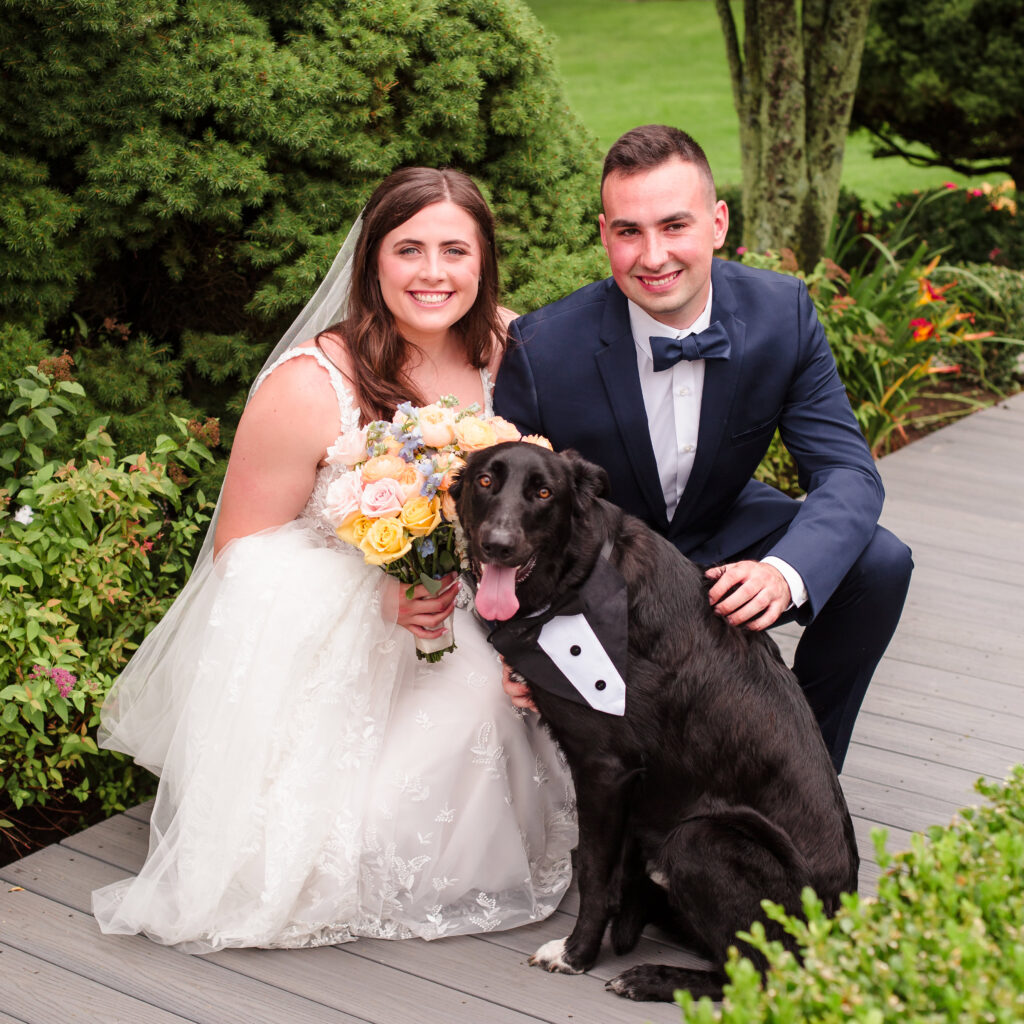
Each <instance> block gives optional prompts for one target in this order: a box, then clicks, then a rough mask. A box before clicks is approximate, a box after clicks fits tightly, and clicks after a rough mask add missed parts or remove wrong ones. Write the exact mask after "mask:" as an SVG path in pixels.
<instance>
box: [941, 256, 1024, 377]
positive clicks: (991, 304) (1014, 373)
mask: <svg viewBox="0 0 1024 1024" xmlns="http://www.w3.org/2000/svg"><path fill="white" fill-rule="evenodd" d="M949 273H951V274H952V275H954V276H956V277H958V278H960V279H961V280H962V281H963V282H964V285H965V287H964V288H963V289H962V299H961V301H962V303H963V305H964V307H965V308H966V309H968V310H970V311H971V312H972V313H973V314H974V316H975V321H974V326H975V328H976V330H977V331H978V332H985V331H991V332H992V333H993V335H994V337H992V338H988V339H984V340H982V341H981V342H980V344H979V345H978V346H977V347H976V349H971V350H968V351H967V352H964V353H963V360H962V362H963V363H964V367H965V373H966V374H967V376H968V377H969V379H971V380H972V381H973V382H975V383H977V384H979V385H980V386H982V387H987V388H991V389H993V390H997V391H1003V392H1012V391H1016V390H1017V389H1019V387H1020V385H1021V382H1022V380H1024V366H1022V353H1024V349H1022V345H1024V270H1014V269H1012V268H1010V267H1000V266H997V265H996V264H994V263H973V264H966V265H964V266H959V267H951V268H949ZM958 355H959V354H958V353H956V352H954V358H956V357H957V356H958ZM958 361H960V360H958Z"/></svg>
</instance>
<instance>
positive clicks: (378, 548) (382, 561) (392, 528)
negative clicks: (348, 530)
mask: <svg viewBox="0 0 1024 1024" xmlns="http://www.w3.org/2000/svg"><path fill="white" fill-rule="evenodd" d="M411 547H412V538H411V537H410V536H409V535H408V534H407V533H406V532H405V530H404V529H403V528H402V524H401V523H399V521H398V520H397V519H391V518H387V519H374V520H373V524H372V525H371V526H370V528H369V530H367V531H366V534H365V535H364V536H363V539H362V540H361V541H360V542H359V548H360V550H361V551H362V552H363V558H364V559H365V560H366V562H367V564H369V565H389V564H390V563H391V562H394V561H395V560H396V559H399V558H401V557H402V555H404V554H406V553H407V552H408V551H409V549H410V548H411Z"/></svg>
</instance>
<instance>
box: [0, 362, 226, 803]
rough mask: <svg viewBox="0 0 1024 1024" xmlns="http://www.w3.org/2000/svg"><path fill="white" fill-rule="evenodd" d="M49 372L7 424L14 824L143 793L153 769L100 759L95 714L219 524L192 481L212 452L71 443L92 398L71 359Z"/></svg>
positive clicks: (1, 696) (7, 699) (8, 737)
mask: <svg viewBox="0 0 1024 1024" xmlns="http://www.w3.org/2000/svg"><path fill="white" fill-rule="evenodd" d="M49 369H51V370H52V371H53V372H52V373H45V372H43V371H42V370H39V369H35V368H29V369H28V370H27V371H26V374H25V376H23V377H21V378H19V379H18V380H16V381H14V382H13V387H14V391H15V395H14V398H13V399H11V400H10V402H9V405H8V409H7V417H6V420H5V422H4V423H3V425H2V426H0V480H2V481H3V487H2V488H0V498H2V500H0V778H2V783H0V818H4V819H6V818H8V817H10V816H11V815H12V814H13V811H12V809H13V810H17V809H19V808H23V807H26V806H31V805H34V804H39V805H46V804H48V803H49V802H51V801H57V802H60V803H62V804H64V805H65V806H66V803H67V801H68V800H69V799H70V800H72V801H78V802H80V803H84V802H86V801H90V802H91V803H92V804H94V805H98V806H99V807H101V808H102V809H103V810H105V811H107V812H110V811H113V810H116V809H121V808H123V806H124V805H125V803H126V802H127V801H128V800H130V799H136V798H138V797H139V795H140V794H141V793H143V792H145V791H146V789H145V787H148V786H149V785H150V779H149V778H148V773H146V772H141V771H139V770H137V769H136V768H135V767H134V766H133V765H132V764H131V763H130V761H128V760H127V759H125V758H123V757H121V756H120V755H118V754H113V753H111V752H106V751H103V752H101V751H99V750H98V748H97V746H96V741H95V738H94V734H95V727H96V725H97V723H98V709H99V706H100V704H101V703H102V701H103V698H104V696H105V695H106V693H107V691H108V690H109V688H110V686H111V684H112V683H113V681H114V679H115V678H116V676H117V675H118V673H119V672H120V670H121V668H122V667H123V665H124V664H125V662H126V661H127V659H128V657H129V656H130V654H131V652H132V651H133V650H134V649H135V648H136V647H137V646H138V644H139V643H140V642H141V640H142V639H143V637H144V636H145V634H146V633H147V632H148V630H149V629H151V628H152V626H153V625H154V624H155V623H156V622H157V621H158V620H159V619H160V618H161V617H162V615H163V614H164V612H165V610H166V609H167V607H168V606H169V604H170V602H171V601H172V600H173V598H174V596H175V594H176V593H177V592H178V590H179V589H180V588H181V585H182V583H183V582H184V580H185V579H186V578H187V574H188V571H189V566H190V564H191V560H192V556H193V552H194V549H195V547H196V542H197V540H198V538H199V535H200V532H201V531H200V528H201V524H202V523H203V522H204V521H205V520H206V519H207V518H208V516H207V513H206V509H207V508H208V503H207V501H206V499H205V497H204V495H203V493H202V492H201V491H197V490H196V489H195V488H194V487H191V486H190V485H189V483H188V482H187V478H186V476H185V473H186V471H187V472H188V473H193V474H195V473H197V472H198V471H199V469H200V468H201V465H202V463H203V462H208V461H210V459H211V456H210V454H209V451H208V450H207V449H206V447H205V446H204V445H203V444H201V443H200V442H199V441H198V440H196V438H195V437H193V436H191V435H190V433H189V429H188V425H187V424H186V423H185V422H184V421H182V420H180V419H178V420H176V427H175V431H174V433H175V434H176V435H177V438H175V437H171V436H168V435H163V436H161V437H158V438H157V439H156V443H155V444H154V445H153V447H152V449H151V454H152V458H150V457H149V456H147V455H146V454H133V455H127V456H119V455H118V453H117V451H116V449H115V447H114V445H113V444H112V442H111V440H110V436H109V434H108V433H107V432H106V421H105V420H104V419H99V420H96V421H95V422H93V423H92V424H91V425H90V426H89V428H88V429H87V430H86V432H85V434H84V436H82V437H81V438H79V439H77V440H75V441H74V442H73V443H72V444H71V445H70V446H69V447H61V446H60V445H59V444H58V442H59V440H60V436H61V432H60V428H59V422H60V420H62V419H64V418H70V417H72V416H74V414H75V411H76V407H77V404H78V403H80V402H81V401H82V400H83V397H84V392H83V389H82V386H81V385H80V384H79V383H78V382H76V381H74V380H71V379H69V374H68V372H67V369H68V366H67V362H66V361H65V362H62V361H61V360H52V361H51V365H50V366H49ZM61 378H63V379H61ZM193 432H194V431H193ZM158 459H159V460H160V461H156V460H158ZM175 478H177V479H178V480H179V481H181V483H180V484H179V483H177V482H175ZM139 787H143V788H141V789H140V788H139Z"/></svg>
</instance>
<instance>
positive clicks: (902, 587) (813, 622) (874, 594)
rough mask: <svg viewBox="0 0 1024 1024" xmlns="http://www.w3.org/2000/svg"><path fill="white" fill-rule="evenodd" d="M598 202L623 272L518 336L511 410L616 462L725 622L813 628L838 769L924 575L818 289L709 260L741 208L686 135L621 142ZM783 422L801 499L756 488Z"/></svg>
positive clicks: (819, 691) (822, 706)
mask: <svg viewBox="0 0 1024 1024" xmlns="http://www.w3.org/2000/svg"><path fill="white" fill-rule="evenodd" d="M601 200H602V207H603V211H604V212H603V213H602V214H601V216H600V226H601V241H602V242H603V244H604V247H605V250H606V251H607V253H608V261H609V263H610V265H611V271H612V277H611V278H610V279H608V280H604V281H599V282H597V283H596V284H591V285H588V286H586V287H585V288H581V289H580V290H579V291H577V292H574V293H573V294H571V295H569V296H567V297H566V298H564V299H561V300H560V301H558V302H555V303H553V304H551V305H549V306H545V307H543V308H542V309H539V310H537V311H536V312H535V313H530V314H529V315H527V316H524V317H520V318H519V319H518V320H516V321H514V322H513V324H512V326H511V338H512V347H511V348H510V351H509V352H508V353H507V354H506V356H505V359H504V362H503V364H502V368H501V373H500V374H499V376H498V382H497V387H496V390H495V395H494V404H495V410H496V412H497V413H499V414H500V415H502V416H504V417H506V418H507V419H509V420H512V421H513V422H514V423H516V425H517V426H518V427H519V428H520V429H521V430H523V431H524V433H540V434H544V435H545V436H546V437H548V438H549V439H550V440H551V442H552V444H553V445H554V447H555V449H556V450H560V449H563V448H575V449H576V450H577V451H579V452H580V453H581V454H582V455H583V456H585V457H586V458H588V459H590V460H591V461H593V462H596V463H598V464H599V465H601V466H603V467H604V468H605V470H607V472H608V476H609V479H610V482H611V493H610V494H609V497H610V499H611V500H612V501H614V502H615V503H616V504H618V505H620V506H621V507H622V508H624V509H625V510H626V511H627V512H630V513H632V514H633V515H636V516H639V517H640V518H641V519H643V520H644V521H645V522H647V523H648V524H649V525H650V526H651V527H653V528H654V529H655V530H657V531H658V532H659V533H661V534H663V535H664V536H665V537H667V538H668V539H669V540H670V541H672V542H673V543H674V544H675V545H676V547H677V548H679V550H680V551H681V552H682V553H683V554H684V555H686V556H687V557H688V558H690V559H691V560H692V561H694V562H696V563H697V564H698V565H702V566H705V567H707V575H708V577H709V578H710V579H712V580H714V581H715V582H714V584H713V585H712V586H711V589H710V592H709V600H710V602H711V604H712V605H713V606H714V608H715V611H716V612H717V613H718V614H720V615H723V616H725V617H726V618H727V619H728V620H729V621H730V622H732V623H735V624H742V625H743V626H745V627H746V628H748V629H756V630H760V629H766V628H767V627H769V626H771V625H773V624H775V623H778V622H786V621H789V620H791V619H794V618H795V619H796V620H797V621H798V622H800V623H802V624H805V625H806V629H805V630H804V633H803V636H802V638H801V640H800V643H799V646H798V647H797V651H796V655H795V658H794V663H793V670H794V672H795V673H796V676H797V678H798V679H799V681H800V684H801V686H802V687H803V690H804V692H805V694H806V695H807V698H808V701H809V702H810V704H811V707H812V708H813V709H814V712H815V715H816V716H817V719H818V724H819V725H820V727H821V731H822V735H823V736H824V738H825V743H826V745H827V746H828V749H829V751H830V753H831V755H832V760H833V763H834V764H835V766H836V770H837V771H838V770H840V769H841V768H842V765H843V760H844V758H845V756H846V751H847V748H848V746H849V743H850V735H851V733H852V731H853V725H854V720H855V719H856V717H857V712H858V710H859V709H860V705H861V702H862V700H863V698H864V693H865V691H866V690H867V687H868V683H869V682H870V680H871V675H872V673H873V672H874V669H875V666H876V665H877V664H878V661H879V660H880V658H881V657H882V654H883V652H884V651H885V648H886V646H887V645H888V643H889V640H890V638H891V637H892V634H893V632H894V630H895V629H896V624H897V622H898V621H899V617H900V612H901V611H902V608H903V602H904V599H905V597H906V593H907V588H908V586H909V583H910V573H911V569H912V567H913V563H912V562H911V558H910V551H909V549H908V548H907V547H906V546H905V545H904V544H903V543H901V542H900V541H899V540H898V539H897V538H896V537H894V536H893V535H892V534H891V533H889V532H888V531H887V530H885V529H884V528H882V527H880V526H879V525H878V516H879V513H880V511H881V508H882V497H883V491H882V484H881V480H880V479H879V476H878V472H877V471H876V469H875V466H874V461H873V459H872V457H871V453H870V451H869V450H868V447H867V444H866V443H865V441H864V438H863V435H862V434H861V432H860V430H859V428H858V426H857V422H856V420H855V419H854V416H853V412H852V411H851V409H850V403H849V400H848V398H847V396H846V391H845V389H844V387H843V384H842V382H841V381H840V379H839V376H838V373H837V371H836V365H835V360H834V359H833V357H832V353H831V351H830V349H829V347H828V342H827V341H826V339H825V334H824V331H823V330H822V326H821V324H820V322H819V321H818V317H817V314H816V313H815V311H814V306H813V304H812V302H811V299H810V297H809V295H808V294H807V289H806V287H805V286H804V284H803V283H802V282H801V281H799V280H798V279H797V278H794V277H789V276H786V275H782V274H776V273H773V272H770V271H765V270H754V269H751V268H748V267H744V266H742V265H740V264H738V263H730V262H727V261H723V260H718V259H714V258H713V254H714V250H716V249H718V248H720V247H721V246H722V244H723V242H724V241H725V235H726V230H727V229H728V226H729V211H728V209H727V207H726V205H725V203H724V202H722V201H720V200H716V197H715V186H714V180H713V178H712V176H711V169H710V167H709V166H708V162H707V158H706V157H705V155H704V152H703V150H702V149H701V148H700V146H699V145H698V144H697V143H696V142H695V141H694V140H693V139H692V138H691V137H690V136H689V135H687V134H686V133H685V132H682V131H679V130H678V129H675V128H669V127H665V126H661V125H648V126H646V127H642V128H635V129H633V130H632V131H630V132H627V133H626V134H625V135H623V136H622V138H620V139H619V140H618V141H617V142H616V143H615V144H614V145H613V146H612V148H611V150H610V151H609V153H608V156H607V157H606V158H605V163H604V173H603V175H602V180H601ZM776 428H778V429H779V430H780V431H781V434H782V440H783V442H784V443H785V445H786V447H787V449H788V450H789V452H790V454H791V455H792V456H793V458H794V459H795V461H796V464H797V466H798V468H799V474H800V477H799V478H800V483H801V486H802V487H803V488H804V489H805V490H806V491H807V495H806V498H805V499H804V500H802V501H796V500H794V499H792V498H790V497H788V496H786V495H784V494H782V493H781V492H780V491H777V490H775V489H774V488H772V487H769V486H768V485H767V484H763V483H759V482H758V481H756V480H754V479H753V474H754V470H755V469H756V468H757V466H758V464H759V463H760V461H761V458H762V456H763V455H764V454H765V452H766V450H767V448H768V445H769V443H770V442H771V440H772V436H773V435H774V433H775V430H776ZM513 686H514V684H509V687H513ZM520 697H521V702H525V701H526V699H527V698H526V696H525V693H520Z"/></svg>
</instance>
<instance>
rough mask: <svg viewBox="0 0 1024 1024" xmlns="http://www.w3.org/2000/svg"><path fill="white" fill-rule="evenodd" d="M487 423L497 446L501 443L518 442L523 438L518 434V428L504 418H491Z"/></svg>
mask: <svg viewBox="0 0 1024 1024" xmlns="http://www.w3.org/2000/svg"><path fill="white" fill-rule="evenodd" d="M487 422H488V423H490V425H491V429H492V430H493V431H494V436H495V437H496V438H497V439H498V444H501V443H502V441H518V440H519V439H520V438H521V437H522V436H523V435H522V434H520V433H519V428H518V427H517V426H516V425H515V424H514V423H509V421H508V420H507V419H505V417H504V416H492V417H491V418H490V419H489V420H488V421H487Z"/></svg>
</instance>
